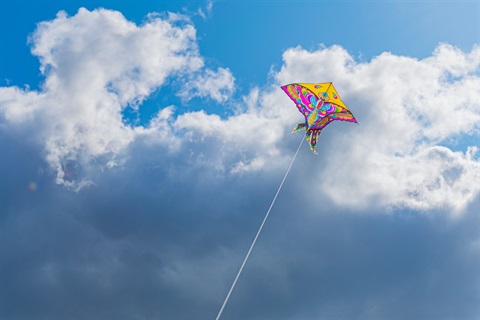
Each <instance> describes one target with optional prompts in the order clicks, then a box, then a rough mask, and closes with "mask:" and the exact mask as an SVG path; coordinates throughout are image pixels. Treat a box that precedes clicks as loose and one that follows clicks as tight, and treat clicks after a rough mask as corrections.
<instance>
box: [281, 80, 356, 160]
mask: <svg viewBox="0 0 480 320" xmlns="http://www.w3.org/2000/svg"><path fill="white" fill-rule="evenodd" d="M281 88H282V89H283V91H285V93H286V94H287V95H288V96H289V97H290V99H292V100H293V102H295V104H296V106H297V108H298V111H300V112H301V113H302V114H303V115H304V116H305V122H304V123H299V124H297V125H296V126H295V127H294V128H293V131H292V132H299V131H301V130H305V131H306V132H307V133H306V135H305V138H306V139H307V141H308V144H309V145H310V149H312V151H313V152H314V153H315V148H316V146H317V137H318V135H319V134H320V133H321V132H322V130H323V128H325V127H326V126H327V125H328V124H329V123H330V122H332V121H334V120H341V121H348V122H355V123H357V120H356V119H355V117H354V116H353V114H352V113H351V112H350V110H348V108H347V106H346V105H345V103H343V101H342V99H340V96H339V94H338V93H337V90H336V89H335V87H334V86H333V84H332V83H331V82H324V83H291V84H287V85H284V86H282V87H281Z"/></svg>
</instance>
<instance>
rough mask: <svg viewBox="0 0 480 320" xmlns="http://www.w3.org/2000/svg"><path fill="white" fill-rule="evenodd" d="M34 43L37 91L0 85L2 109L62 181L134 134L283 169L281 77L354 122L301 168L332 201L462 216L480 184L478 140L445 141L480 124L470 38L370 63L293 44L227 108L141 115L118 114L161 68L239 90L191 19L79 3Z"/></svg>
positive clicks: (212, 92)
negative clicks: (267, 78) (316, 89)
mask: <svg viewBox="0 0 480 320" xmlns="http://www.w3.org/2000/svg"><path fill="white" fill-rule="evenodd" d="M177 22H180V23H177ZM31 43H32V52H33V53H34V54H35V55H37V56H38V57H39V59H40V61H41V70H42V72H43V74H44V75H45V83H44V84H43V86H42V90H40V91H30V90H28V89H20V88H18V87H4V88H0V114H1V115H2V117H3V122H4V124H3V125H4V126H5V125H14V126H18V125H22V124H23V125H26V127H28V128H33V130H34V132H35V135H36V137H37V138H38V140H39V142H40V143H42V144H43V146H44V148H45V151H46V152H45V153H46V159H47V161H48V162H49V163H50V165H51V166H52V168H54V169H55V170H56V171H57V182H58V183H63V184H66V185H71V186H74V187H79V186H81V185H82V184H85V183H87V182H86V181H85V180H82V179H81V177H76V176H75V175H72V174H71V173H69V172H70V171H72V169H71V168H80V169H81V168H85V167H88V165H89V164H90V163H92V162H95V163H96V164H98V163H100V164H103V165H104V166H105V167H111V166H114V165H116V164H118V163H122V162H123V161H124V160H123V159H122V158H128V155H127V154H126V153H127V152H128V150H132V149H130V148H127V146H132V144H135V143H147V144H154V145H155V147H154V148H158V147H162V150H168V151H169V152H167V153H161V156H163V157H171V156H172V155H173V154H176V153H177V152H181V153H182V154H186V155H188V157H189V159H190V160H189V161H188V163H189V165H191V164H192V163H193V164H195V163H196V164H198V165H199V166H209V167H211V168H214V170H217V171H218V172H219V174H222V175H223V174H249V173H251V172H252V171H258V170H265V169H268V170H283V168H285V166H286V165H287V164H288V161H289V160H290V157H291V156H292V155H293V153H292V152H293V151H292V149H288V148H291V146H288V145H287V143H286V141H287V139H286V137H287V135H288V134H289V132H290V130H291V128H292V127H293V125H294V124H295V123H296V122H298V121H302V116H301V115H300V113H299V112H298V111H297V110H296V108H295V107H294V105H293V104H292V102H291V101H290V100H289V98H288V97H287V96H286V95H285V94H284V93H283V92H282V91H281V90H280V89H279V86H280V85H282V84H285V83H291V82H324V81H333V82H334V83H335V86H336V87H337V89H338V90H339V92H340V95H341V96H342V98H343V99H344V100H345V102H346V103H347V105H349V106H350V108H351V111H352V112H353V113H354V115H355V116H356V118H357V120H358V121H359V123H360V125H358V126H357V125H353V124H350V123H334V124H332V125H330V126H329V127H328V128H327V129H326V130H325V133H322V135H321V136H320V139H321V141H320V144H321V146H322V148H323V149H324V150H328V152H323V153H322V154H321V155H320V156H319V157H318V158H317V159H318V161H316V162H320V161H321V163H318V165H313V166H308V167H307V166H306V167H305V169H304V170H309V173H308V177H309V179H311V181H313V182H312V183H311V184H312V185H311V187H312V188H313V190H315V192H318V193H321V194H325V195H327V196H328V197H329V198H330V199H332V200H333V201H334V202H335V203H337V204H338V205H340V206H352V207H364V208H365V207H372V206H373V207H379V206H380V207H407V208H412V209H420V210H430V209H435V208H442V207H444V208H450V209H453V211H454V212H455V213H456V214H459V213H461V212H462V209H463V208H465V206H466V205H468V204H469V203H470V202H471V201H472V200H473V199H474V198H475V197H477V196H478V194H479V192H480V188H479V186H478V183H476V181H478V180H479V179H480V176H479V171H480V170H479V160H478V156H476V155H475V152H476V151H475V150H476V147H478V144H477V146H471V148H469V149H468V150H466V149H467V148H466V146H465V148H463V149H462V148H460V149H462V150H463V151H459V150H452V149H451V148H449V147H447V145H448V142H449V141H451V140H452V139H456V140H459V141H461V139H462V137H464V136H465V135H473V136H474V137H478V134H479V128H480V113H479V100H478V97H479V96H480V85H479V66H480V58H479V57H480V47H478V46H476V47H474V48H473V49H472V51H471V52H467V53H465V52H462V51H461V50H459V49H457V48H455V47H453V46H450V45H448V44H441V45H439V46H438V47H437V48H436V50H435V51H434V52H433V55H432V56H431V57H428V58H426V59H422V60H419V59H415V58H410V57H403V56H396V55H394V54H392V53H383V54H381V55H380V56H378V57H376V58H374V59H373V60H372V61H370V62H364V63H358V62H356V61H355V59H354V58H353V57H352V56H351V55H350V54H349V53H348V52H347V51H346V50H345V49H344V48H342V47H340V46H332V47H329V48H320V49H318V50H315V51H308V50H304V49H302V48H300V47H297V48H291V49H288V50H286V51H285V52H284V54H283V61H284V63H283V65H282V67H281V69H280V70H278V72H276V73H273V80H274V84H273V85H271V86H267V87H258V88H254V89H253V90H252V91H251V92H250V93H249V94H248V95H247V96H245V97H243V102H242V103H240V104H239V105H238V106H237V107H236V108H235V114H234V115H231V116H229V117H227V118H221V117H220V116H219V115H216V114H207V113H206V112H205V111H197V112H187V113H184V114H181V115H178V116H176V115H175V109H174V108H173V106H171V107H167V108H164V109H163V110H160V111H159V112H158V114H157V116H156V117H154V118H153V119H152V121H151V122H150V123H149V125H148V126H146V127H143V126H130V125H126V124H125V123H124V122H123V120H122V111H123V110H124V109H125V108H127V107H129V106H131V107H133V108H139V107H141V104H142V102H143V101H144V100H145V99H146V98H147V97H148V96H149V95H150V94H151V93H152V92H153V91H154V90H156V89H158V88H159V87H161V86H162V85H164V84H165V82H166V80H167V79H168V78H169V77H171V78H176V79H179V80H181V81H186V84H185V86H184V89H183V91H180V92H178V93H177V94H179V95H180V96H182V97H183V98H184V99H187V100H188V99H190V98H191V97H194V96H197V97H203V98H205V97H209V98H211V99H212V100H214V101H217V102H223V101H225V100H227V99H228V98H229V96H230V95H231V94H232V93H233V91H234V77H233V75H232V74H231V73H230V71H229V70H228V68H218V69H217V70H216V71H213V70H211V69H208V68H205V66H204V60H203V59H202V57H201V56H200V55H199V53H198V48H197V43H196V38H195V29H194V27H193V26H192V25H191V23H190V21H188V18H186V17H183V16H180V15H173V14H170V15H169V16H166V17H163V18H162V17H160V16H159V15H150V16H149V18H148V20H147V21H145V22H144V23H143V24H142V25H140V26H138V25H136V24H134V23H132V22H129V21H127V20H126V19H125V18H124V17H123V16H122V15H121V14H120V13H118V12H114V11H109V10H104V9H100V10H94V11H87V10H85V9H80V10H79V12H78V14H77V15H75V16H73V17H68V16H66V14H64V13H59V14H58V16H57V18H56V19H54V20H52V21H48V22H42V23H41V24H39V26H38V29H37V30H36V31H35V33H34V34H33V35H32V37H31ZM85 171H86V172H87V173H88V170H87V169H85ZM87 176H88V174H87ZM82 181H83V182H82ZM315 181H317V182H315Z"/></svg>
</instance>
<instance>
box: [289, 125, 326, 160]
mask: <svg viewBox="0 0 480 320" xmlns="http://www.w3.org/2000/svg"><path fill="white" fill-rule="evenodd" d="M302 130H306V131H307V133H306V134H305V139H307V141H308V144H309V145H310V149H311V150H312V152H313V153H315V154H317V152H315V148H316V147H317V137H318V135H319V134H320V133H321V132H322V130H320V129H315V130H311V129H310V130H307V124H306V123H299V124H297V125H296V126H295V127H293V130H292V133H294V132H300V131H302Z"/></svg>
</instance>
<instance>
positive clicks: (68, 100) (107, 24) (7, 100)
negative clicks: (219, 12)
mask: <svg viewBox="0 0 480 320" xmlns="http://www.w3.org/2000/svg"><path fill="white" fill-rule="evenodd" d="M30 43H31V46H32V53H33V54H34V55H35V56H37V57H38V58H39V60H40V64H41V66H40V70H41V72H42V74H43V75H44V76H45V81H44V83H43V84H42V89H41V90H39V91H30V90H28V89H21V88H18V87H3V88H0V97H1V98H0V99H1V100H0V113H1V114H2V116H3V119H4V122H6V123H10V124H15V125H18V124H22V125H28V126H30V127H33V128H34V131H35V132H36V134H37V136H38V140H39V141H40V142H41V143H42V144H44V146H45V151H46V159H47V161H48V162H49V163H50V165H51V166H52V168H53V169H54V170H55V171H56V172H57V182H58V183H63V184H66V185H69V186H75V187H78V184H77V183H76V182H75V181H73V180H72V179H70V178H69V177H67V176H66V166H68V163H71V162H72V163H73V162H79V163H81V165H83V166H85V165H87V164H88V163H90V162H91V161H92V160H93V159H98V158H101V157H107V158H109V160H108V161H107V163H110V164H112V163H115V161H113V162H112V159H115V157H117V156H118V155H119V154H120V153H121V152H122V150H124V149H125V147H126V146H128V145H129V144H130V143H131V142H132V141H133V140H134V138H135V136H136V135H137V133H142V134H144V133H145V132H144V131H145V130H142V129H147V131H148V130H149V131H152V129H153V128H159V126H158V121H159V119H160V120H161V119H163V118H162V117H164V113H160V114H159V116H160V118H159V119H157V120H155V121H156V122H153V123H152V124H151V127H150V128H142V127H137V128H132V127H131V126H129V125H127V124H125V123H124V121H123V119H122V111H123V110H125V109H126V108H133V109H138V108H139V106H140V105H141V104H142V102H143V101H144V100H145V99H146V98H147V97H148V96H149V95H150V94H151V93H152V92H154V91H155V90H157V89H158V88H159V87H161V86H162V85H164V83H165V82H166V81H167V79H168V78H172V77H173V78H175V77H179V78H180V79H183V78H185V77H187V78H189V79H190V83H192V86H193V87H195V88H197V87H198V86H197V87H196V85H194V83H195V81H202V83H203V87H198V88H197V90H196V94H199V95H201V96H209V95H211V96H212V98H213V99H214V100H222V99H223V100H224V99H226V98H227V97H228V94H229V89H228V88H231V86H232V85H233V84H232V83H233V81H234V79H233V77H232V76H231V74H230V73H229V71H228V70H227V69H222V68H220V69H219V70H218V73H217V72H216V71H212V70H210V69H208V68H205V66H204V61H203V58H202V57H201V56H200V55H199V53H198V48H197V44H196V36H195V28H194V27H193V25H192V24H191V23H190V22H189V21H188V19H187V18H185V17H183V16H180V15H176V14H169V15H166V16H163V17H162V16H160V15H155V14H151V15H149V16H148V18H147V20H146V21H145V22H144V23H143V24H142V25H136V24H135V23H132V22H130V21H128V20H126V19H125V17H124V16H123V15H122V14H121V13H119V12H116V11H111V10H105V9H98V10H94V11H88V10H86V9H83V8H82V9H80V10H79V11H78V13H77V14H76V15H74V16H72V17H69V16H67V15H66V13H65V12H59V13H58V15H57V17H56V18H55V19H53V20H52V21H45V22H41V23H40V24H39V25H38V27H37V29H36V30H35V32H34V33H33V34H32V36H31V37H30ZM225 79H228V80H229V81H230V82H229V83H228V86H227V89H226V90H225V89H224V87H216V86H217V85H220V86H224V85H225V83H224V82H225V81H224V80H225ZM162 130H164V129H162ZM163 133H164V131H162V132H160V136H164V135H163ZM103 162H105V161H103Z"/></svg>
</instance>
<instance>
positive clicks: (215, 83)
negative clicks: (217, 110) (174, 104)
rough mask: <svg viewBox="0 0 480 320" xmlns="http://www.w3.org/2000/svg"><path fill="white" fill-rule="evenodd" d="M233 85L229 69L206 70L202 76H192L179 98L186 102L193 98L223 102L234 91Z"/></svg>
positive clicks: (233, 80) (233, 79) (233, 81)
mask: <svg viewBox="0 0 480 320" xmlns="http://www.w3.org/2000/svg"><path fill="white" fill-rule="evenodd" d="M234 83H235V78H234V77H233V75H232V73H231V72H230V70H229V69H225V68H218V69H217V71H212V70H207V71H206V72H205V73H204V74H200V75H197V76H195V75H193V78H192V79H190V80H188V81H187V82H186V83H185V84H184V86H183V88H182V90H181V91H180V96H181V97H182V98H183V99H184V100H186V101H188V100H190V99H192V98H194V97H201V98H205V97H211V98H212V99H213V100H215V101H217V102H225V101H227V99H228V98H229V97H230V96H231V95H232V93H233V91H234Z"/></svg>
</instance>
